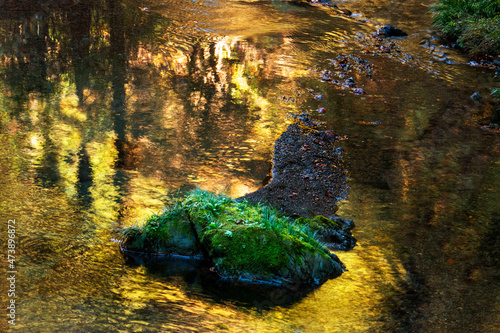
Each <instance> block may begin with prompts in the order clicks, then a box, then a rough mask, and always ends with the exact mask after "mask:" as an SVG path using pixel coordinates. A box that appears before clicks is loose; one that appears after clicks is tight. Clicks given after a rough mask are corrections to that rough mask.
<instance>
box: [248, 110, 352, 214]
mask: <svg viewBox="0 0 500 333" xmlns="http://www.w3.org/2000/svg"><path fill="white" fill-rule="evenodd" d="M296 119H297V122H296V123H294V124H292V125H290V126H289V127H288V129H287V130H286V131H285V132H284V133H283V134H282V135H281V136H280V137H279V138H278V139H277V140H276V142H275V143H274V155H273V168H272V171H271V173H272V178H271V181H270V182H269V184H268V185H266V186H265V187H263V188H261V189H259V190H257V191H255V192H253V193H250V194H247V195H245V196H244V197H242V198H241V199H246V200H248V201H250V202H253V203H258V202H261V203H268V204H270V205H272V206H274V207H276V208H278V209H280V210H282V211H283V212H284V213H285V214H287V215H289V216H297V217H299V216H302V217H313V216H316V215H323V216H330V217H331V216H334V214H335V212H336V211H337V206H336V202H337V201H339V200H343V199H345V198H347V192H348V187H347V183H346V180H347V174H346V170H345V169H344V168H343V166H342V157H341V151H342V149H341V148H338V147H335V145H334V143H335V140H334V141H330V140H324V139H323V138H322V134H323V133H322V132H321V131H320V130H319V124H318V122H315V121H314V120H313V119H311V118H309V117H308V116H307V115H304V114H302V115H299V116H296ZM292 193H295V194H293V195H292ZM290 195H291V196H290Z"/></svg>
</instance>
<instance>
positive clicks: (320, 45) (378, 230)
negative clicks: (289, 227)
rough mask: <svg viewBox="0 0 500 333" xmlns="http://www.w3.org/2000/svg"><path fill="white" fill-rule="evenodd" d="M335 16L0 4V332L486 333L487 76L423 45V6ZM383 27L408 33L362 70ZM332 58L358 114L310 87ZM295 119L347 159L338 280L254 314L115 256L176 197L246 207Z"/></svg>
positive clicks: (214, 5)
mask: <svg viewBox="0 0 500 333" xmlns="http://www.w3.org/2000/svg"><path fill="white" fill-rule="evenodd" d="M341 5H342V6H344V7H346V8H348V9H350V10H351V11H353V12H354V13H355V14H356V15H357V17H355V18H347V17H345V16H342V15H337V14H336V12H334V11H333V10H332V9H331V8H319V7H303V6H296V5H292V4H290V3H287V2H282V1H182V2H178V1H167V2H159V1H133V0H129V1H119V0H115V1H107V2H106V3H104V2H101V1H97V0H96V1H92V2H87V1H80V2H79V3H73V2H67V3H66V2H64V1H62V2H61V4H60V5H58V6H57V7H54V6H51V5H44V6H37V5H36V3H31V4H25V3H22V2H21V3H20V4H18V5H12V4H10V3H9V4H6V5H5V8H6V10H4V11H2V13H1V14H0V20H1V24H0V52H1V53H0V54H1V58H0V103H1V113H0V120H1V126H0V140H1V145H0V158H1V160H2V163H0V168H1V171H0V182H1V191H0V196H1V200H0V207H1V208H0V209H1V210H0V211H1V217H2V220H3V221H4V222H2V225H5V224H6V221H7V220H8V219H16V221H17V223H18V227H17V229H16V230H17V231H16V232H17V234H16V235H17V237H18V245H17V251H18V253H17V254H18V256H17V261H16V264H17V270H18V275H17V280H16V291H17V293H16V294H17V298H16V304H17V308H16V309H17V310H16V311H17V312H16V314H17V321H16V326H15V327H11V326H8V325H7V323H6V320H4V319H2V320H1V321H0V327H1V328H2V330H5V331H9V332H63V331H64V332H225V331H226V332H388V331H389V332H392V331H400V332H420V331H421V332H495V331H500V326H499V324H498V323H499V322H500V316H499V313H500V304H499V300H500V290H499V285H500V284H499V283H498V282H499V278H500V274H499V272H500V267H499V259H498V258H499V254H500V241H499V238H498V228H499V227H500V217H499V216H500V215H499V210H500V205H499V204H498V203H499V202H500V194H499V191H498V188H499V187H500V164H499V163H500V161H499V150H500V149H499V148H500V145H499V138H498V132H495V131H494V130H491V129H485V128H481V126H483V125H487V124H489V122H490V121H491V116H492V113H493V112H494V110H495V108H496V107H498V105H496V104H495V102H494V101H493V100H491V99H490V98H489V97H488V90H487V89H488V88H491V87H498V81H497V80H496V79H495V78H494V71H493V70H489V69H486V68H481V67H473V66H470V65H469V64H467V62H468V61H467V59H465V58H464V57H463V56H461V55H460V54H458V53H457V52H455V51H454V50H447V52H448V54H449V55H448V56H449V58H450V59H453V61H454V62H455V64H448V63H445V62H440V61H439V60H436V57H435V55H434V54H432V53H431V52H429V50H428V48H425V47H423V46H422V45H421V44H420V42H421V40H422V39H428V40H431V41H433V43H437V42H435V41H434V40H433V39H432V38H431V36H432V31H431V29H430V28H429V24H430V15H429V13H428V5H430V1H424V2H420V1H406V2H396V1H347V2H344V3H339V6H341ZM7 9H8V10H7ZM380 24H394V25H397V26H399V27H400V28H402V29H404V30H406V31H407V32H408V33H409V35H410V36H409V37H408V38H405V39H404V40H396V41H395V43H396V47H397V48H398V50H399V51H391V52H389V53H384V52H378V51H376V49H377V48H379V46H378V44H377V43H382V44H383V43H385V41H382V42H379V41H377V40H376V39H373V38H372V37H371V34H372V33H373V32H374V31H376V26H377V25H380ZM382 46H383V45H382ZM339 55H343V56H348V55H354V56H353V57H351V58H350V60H349V61H353V63H352V68H356V65H355V63H356V61H358V64H360V63H361V64H363V65H366V66H371V67H370V68H372V70H371V77H369V76H367V72H366V71H365V72H364V71H363V70H361V69H360V68H361V67H360V68H358V69H354V70H349V71H348V72H347V73H346V77H352V78H353V80H354V82H355V83H356V86H357V87H360V88H363V89H364V92H365V94H364V95H356V94H354V93H353V91H352V90H351V89H343V87H342V86H339V85H335V84H332V83H331V82H322V81H321V72H323V71H324V70H331V71H332V72H338V67H336V66H335V63H336V62H335V61H338V59H339V58H338V56H339ZM356 59H358V60H356ZM365 68H367V67H365ZM476 91H479V92H481V94H482V95H483V96H484V97H485V98H484V99H483V100H481V101H474V100H472V99H471V98H470V96H471V95H472V93H474V92H476ZM317 95H321V98H318V97H317ZM315 96H316V98H315ZM319 107H324V108H325V109H326V110H327V113H326V114H325V115H319V114H318V113H317V112H316V109H318V108H319ZM302 112H310V113H311V114H312V115H313V116H314V117H315V118H317V119H320V120H322V121H325V122H326V123H327V125H328V127H330V128H332V129H333V130H335V131H336V132H337V133H339V134H341V135H345V136H347V137H348V138H349V139H348V140H345V141H342V142H341V143H339V145H341V146H342V147H343V149H344V159H345V162H346V166H347V168H348V171H349V176H350V180H349V186H350V194H349V198H348V200H346V201H345V202H342V203H341V204H340V210H339V212H338V213H339V215H341V216H342V217H344V218H350V219H353V220H354V221H355V223H356V229H355V237H356V238H357V239H358V245H357V246H356V247H355V248H354V250H352V251H350V252H339V253H337V254H338V256H339V257H340V259H341V260H342V261H343V262H344V264H345V265H346V266H347V268H348V271H347V272H345V273H344V274H342V276H340V277H339V278H336V279H333V280H330V281H327V282H326V283H325V284H323V285H322V286H320V287H319V288H317V289H315V290H313V291H310V292H307V293H299V294H298V295H286V294H284V293H283V292H282V291H280V290H273V291H270V292H263V293H259V292H256V291H255V290H240V289H235V288H230V287H229V286H224V285H220V284H218V283H217V282H214V281H212V280H210V279H207V278H206V277H205V276H204V275H203V274H202V273H201V271H200V269H198V268H197V266H196V265H189V264H187V263H186V262H182V261H176V262H167V263H165V262H164V263H161V262H160V263H158V262H156V263H146V264H141V263H138V262H134V261H133V260H130V259H127V258H125V257H124V256H123V255H122V254H121V253H120V252H119V250H118V248H117V245H116V243H113V242H112V241H111V238H112V237H113V236H112V233H111V230H112V228H113V227H114V226H115V225H116V224H118V225H128V224H131V223H134V222H135V221H136V220H139V221H140V220H142V219H144V218H145V217H146V216H148V215H149V214H151V212H157V211H158V210H160V209H161V208H162V207H163V206H164V205H165V203H167V202H168V195H171V194H175V193H177V191H178V190H180V191H181V192H182V191H185V190H187V189H189V188H192V187H193V186H200V187H201V188H204V189H208V190H213V191H220V190H227V191H228V193H229V194H231V195H232V196H234V197H237V196H240V195H243V194H245V193H248V192H251V191H254V190H256V189H258V188H259V187H260V186H262V182H263V180H264V179H265V178H266V176H267V175H268V173H269V170H270V167H271V164H270V163H271V162H270V161H271V156H272V155H271V154H272V144H273V142H274V140H275V139H276V138H277V136H279V134H280V133H282V132H283V131H284V129H285V128H286V125H287V124H288V123H290V122H291V119H290V118H288V117H287V114H288V113H294V114H298V113H302ZM4 223H5V224H4ZM1 238H2V244H6V239H7V234H6V233H4V234H2V235H1ZM4 263H5V260H4ZM4 271H5V270H4ZM2 274H4V273H2ZM2 276H3V275H2ZM1 293H2V304H3V305H2V308H4V309H5V307H6V304H7V303H6V302H7V301H8V300H7V297H6V295H7V289H6V285H4V284H2V287H1ZM4 305H5V306H4Z"/></svg>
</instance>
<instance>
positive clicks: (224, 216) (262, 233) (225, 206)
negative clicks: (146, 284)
mask: <svg viewBox="0 0 500 333" xmlns="http://www.w3.org/2000/svg"><path fill="white" fill-rule="evenodd" d="M318 221H319V220H318ZM328 221H330V220H328ZM308 223H310V224H311V225H313V224H314V223H316V224H319V222H316V219H315V220H311V221H309V222H308ZM316 224H314V226H315V227H317V228H319V229H321V228H320V227H318V226H317V225H316ZM333 224H335V225H340V224H339V223H337V222H333V220H332V221H330V225H333ZM323 225H327V224H326V223H325V222H323ZM330 225H329V226H330ZM337 229H339V228H337ZM337 229H336V230H337ZM325 230H326V229H325ZM339 230H340V229H339ZM315 232H316V230H313V229H312V228H311V227H309V225H308V224H306V223H301V224H300V223H294V221H293V220H292V219H290V218H289V217H287V216H283V215H282V213H281V212H279V211H278V210H276V209H274V208H272V207H269V206H265V205H252V204H250V203H248V202H247V201H244V200H240V201H234V200H231V199H230V198H229V197H227V196H224V195H215V194H212V193H210V192H206V191H201V190H199V189H197V190H194V191H192V192H191V193H190V194H189V195H188V196H187V197H186V198H185V199H184V200H182V201H180V202H178V203H177V204H176V205H174V206H172V207H170V208H168V209H166V210H165V212H164V213H163V214H159V215H158V214H155V215H153V216H152V217H150V218H148V219H147V220H146V221H145V223H144V225H143V226H141V227H139V226H137V227H136V226H133V227H129V228H124V229H122V230H121V235H122V237H121V238H122V239H123V241H124V242H123V248H125V250H126V251H131V250H132V251H137V252H142V253H144V254H147V253H150V254H166V255H168V254H170V253H175V254H176V255H178V254H181V253H186V252H188V253H189V254H191V255H192V256H193V257H198V256H199V255H200V254H203V257H204V258H205V259H206V261H207V262H208V263H210V265H211V266H212V267H211V268H210V271H211V272H214V273H216V274H218V275H219V276H220V277H221V278H223V279H228V280H230V281H234V282H238V281H239V282H245V283H252V282H253V283H262V284H273V285H282V286H285V287H286V286H291V285H294V284H295V285H296V284H297V283H299V284H308V285H316V284H319V283H322V282H324V281H326V280H327V279H330V278H333V277H336V276H339V275H340V274H342V271H343V269H344V266H343V265H342V263H341V262H340V260H339V259H338V258H337V256H336V255H335V254H333V253H331V252H330V251H329V250H328V248H327V247H325V246H324V245H323V244H322V243H320V242H319V241H318V239H317V237H316V236H315ZM324 232H325V233H327V232H328V231H324ZM330 233H331V232H330ZM331 234H332V235H333V233H331ZM175 238H178V241H177V242H173V241H172V240H173V239H175ZM182 239H185V240H186V242H187V243H189V244H190V245H192V244H193V243H194V246H190V247H189V250H187V248H184V247H183V243H182V241H181V240H182Z"/></svg>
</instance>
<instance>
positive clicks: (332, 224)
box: [295, 215, 356, 251]
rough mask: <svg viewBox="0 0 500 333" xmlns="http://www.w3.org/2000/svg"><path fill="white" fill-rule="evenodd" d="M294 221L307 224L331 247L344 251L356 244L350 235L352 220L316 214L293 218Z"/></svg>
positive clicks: (352, 225) (352, 226)
mask: <svg viewBox="0 0 500 333" xmlns="http://www.w3.org/2000/svg"><path fill="white" fill-rule="evenodd" d="M295 223H297V224H299V225H307V226H308V227H309V228H311V230H312V231H314V232H316V234H317V235H318V236H319V237H320V239H321V241H323V242H325V243H326V244H327V245H328V247H329V248H331V249H335V250H344V251H345V250H350V249H352V248H353V247H354V246H355V245H356V239H355V238H354V237H353V236H352V235H351V230H352V228H354V222H353V221H352V220H346V219H343V218H341V217H339V216H337V215H334V216H333V217H331V218H327V217H325V216H323V215H316V216H314V217H309V218H307V217H299V218H297V219H295Z"/></svg>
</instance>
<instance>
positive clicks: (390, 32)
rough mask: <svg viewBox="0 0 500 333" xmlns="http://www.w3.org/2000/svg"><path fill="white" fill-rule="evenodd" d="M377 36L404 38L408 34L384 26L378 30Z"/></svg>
mask: <svg viewBox="0 0 500 333" xmlns="http://www.w3.org/2000/svg"><path fill="white" fill-rule="evenodd" d="M377 34H378V35H379V36H385V37H406V36H408V34H407V33H406V32H404V31H403V30H401V29H398V28H396V27H393V26H390V25H385V26H383V27H382V28H380V29H378V31H377Z"/></svg>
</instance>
